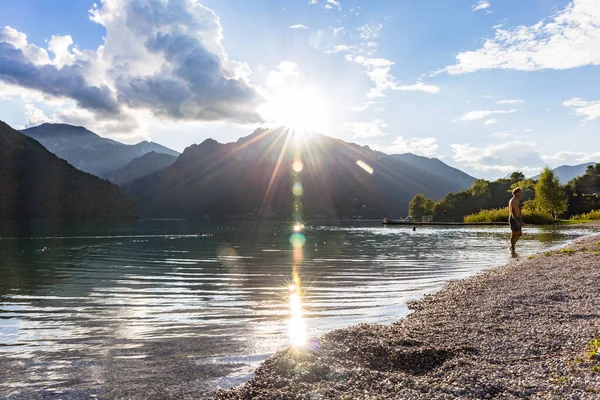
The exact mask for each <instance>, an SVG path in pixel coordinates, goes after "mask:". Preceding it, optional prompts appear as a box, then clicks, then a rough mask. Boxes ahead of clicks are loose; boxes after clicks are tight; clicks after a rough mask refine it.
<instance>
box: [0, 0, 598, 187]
mask: <svg viewBox="0 0 600 400" xmlns="http://www.w3.org/2000/svg"><path fill="white" fill-rule="evenodd" d="M598 82H600V2H598V1H597V0H575V1H566V0H527V1H523V0H487V1H486V0H468V1H467V0H456V1H445V0H431V1H427V0H423V1H415V0H410V1H409V0H389V1H387V0H386V1H384V0H371V1H364V0H363V1H359V0H354V1H351V0H339V1H338V0H282V1H275V0H254V1H246V0H201V1H194V0H169V1H167V0H131V1H125V0H105V1H99V2H98V3H97V4H96V5H94V4H93V2H87V1H83V0H61V1H58V2H47V1H36V0H3V1H2V2H1V3H0V119H2V120H5V121H6V122H8V123H9V124H11V125H13V126H16V127H26V126H31V125H36V124H39V123H42V122H46V121H53V122H67V123H73V124H78V125H84V126H86V127H88V128H89V129H91V130H93V131H95V132H96V133H98V134H101V135H103V136H107V137H111V138H114V139H116V140H121V141H124V142H136V141H139V140H142V139H151V140H155V141H157V142H159V143H162V144H164V145H166V146H169V147H172V148H174V149H177V150H183V148H185V147H186V146H188V145H190V144H192V143H198V142H201V141H202V140H204V139H205V138H207V137H213V138H215V139H217V140H219V141H222V142H225V141H232V140H236V139H237V138H239V137H240V136H245V135H248V134H249V133H251V132H252V131H253V130H254V129H255V128H257V127H259V126H270V125H274V124H278V123H280V122H286V121H288V120H289V121H293V123H299V124H302V123H306V127H307V128H310V129H318V130H320V131H322V132H323V133H326V134H329V135H331V136H335V137H339V138H341V139H344V140H347V141H351V142H356V143H359V144H363V145H369V146H370V147H371V148H375V149H378V150H381V151H384V152H387V153H402V152H407V151H410V152H414V153H417V154H422V155H426V156H429V157H439V158H441V159H442V160H443V161H445V162H447V163H448V164H451V165H453V166H456V167H458V168H460V169H463V170H465V171H466V172H468V173H470V174H472V175H474V176H477V177H484V178H497V177H502V176H504V175H506V174H507V173H509V172H511V171H513V170H516V169H518V170H522V171H524V172H525V173H526V174H528V175H535V174H536V173H537V172H538V171H539V169H540V168H542V167H543V166H545V165H550V166H552V167H553V166H558V165H561V164H577V163H582V162H588V161H600V144H599V143H600V140H598V132H599V131H600V85H599V84H598Z"/></svg>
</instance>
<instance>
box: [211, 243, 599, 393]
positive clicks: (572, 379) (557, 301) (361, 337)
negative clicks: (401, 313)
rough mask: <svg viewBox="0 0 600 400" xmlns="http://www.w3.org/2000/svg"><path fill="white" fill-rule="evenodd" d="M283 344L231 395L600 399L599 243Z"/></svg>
mask: <svg viewBox="0 0 600 400" xmlns="http://www.w3.org/2000/svg"><path fill="white" fill-rule="evenodd" d="M410 308H411V309H412V310H413V312H412V313H411V314H409V315H408V316H407V317H405V318H403V319H401V320H399V321H398V322H396V323H394V324H391V325H378V324H360V325H355V326H351V327H348V328H344V329H339V330H335V331H332V332H330V333H328V334H326V335H324V336H322V337H320V338H318V339H312V340H310V341H309V343H308V344H307V345H306V346H304V347H302V348H287V349H285V350H281V351H279V352H277V353H276V354H275V355H273V356H272V357H270V358H269V359H268V360H266V361H265V362H264V363H263V364H262V365H261V366H260V367H259V368H258V369H257V370H256V373H255V376H254V377H253V378H252V379H251V380H250V381H249V382H248V383H246V384H245V385H244V386H242V387H239V388H235V389H231V390H222V391H220V392H219V393H218V394H217V395H216V398H217V399H219V400H225V399H522V398H526V399H600V235H596V236H588V237H585V238H582V239H579V240H577V241H575V242H573V243H572V244H571V245H569V246H568V247H566V248H563V249H561V250H557V251H552V252H546V253H542V254H538V255H535V256H530V257H522V258H521V257H519V258H515V259H512V260H511V262H510V263H509V264H507V265H506V266H503V267H498V268H494V269H490V270H487V271H486V272H484V273H482V274H480V275H477V276H475V277H472V278H469V279H465V280H460V281H453V282H450V283H448V284H447V285H446V286H445V287H444V288H443V289H442V290H440V291H439V292H437V293H435V294H433V295H427V296H425V297H423V298H422V299H420V300H419V301H415V302H413V303H411V304H410Z"/></svg>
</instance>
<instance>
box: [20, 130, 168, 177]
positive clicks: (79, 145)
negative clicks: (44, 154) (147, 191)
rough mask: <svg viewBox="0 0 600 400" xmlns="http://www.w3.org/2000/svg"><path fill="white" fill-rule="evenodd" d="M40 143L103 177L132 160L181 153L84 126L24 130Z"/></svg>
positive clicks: (84, 169) (23, 131)
mask: <svg viewBox="0 0 600 400" xmlns="http://www.w3.org/2000/svg"><path fill="white" fill-rule="evenodd" d="M21 132H22V133H24V134H25V135H27V136H30V137H32V138H34V139H36V140H38V141H39V142H40V143H41V144H42V145H43V146H44V147H46V149H48V150H49V151H50V152H52V153H54V154H56V155H57V156H59V157H60V158H62V159H64V160H66V161H68V162H69V163H70V164H71V165H73V166H74V167H76V168H77V169H80V170H82V171H85V172H89V173H91V174H94V175H96V176H100V177H104V176H106V175H107V174H110V173H112V172H114V171H116V170H118V169H121V168H123V167H124V166H126V165H127V164H129V163H130V162H131V161H132V160H134V159H136V158H139V157H141V156H143V155H144V154H147V153H149V152H151V151H155V152H157V153H163V154H170V155H172V156H175V157H176V156H178V155H179V153H178V152H176V151H174V150H171V149H169V148H167V147H164V146H162V145H160V144H158V143H154V142H150V141H146V140H144V141H142V142H139V143H137V144H134V145H129V144H124V143H121V142H118V141H116V140H112V139H108V138H105V137H102V136H99V135H97V134H95V133H94V132H92V131H90V130H88V129H86V128H84V127H81V126H74V125H68V124H55V123H45V124H42V125H39V126H36V127H32V128H28V129H24V130H22V131H21Z"/></svg>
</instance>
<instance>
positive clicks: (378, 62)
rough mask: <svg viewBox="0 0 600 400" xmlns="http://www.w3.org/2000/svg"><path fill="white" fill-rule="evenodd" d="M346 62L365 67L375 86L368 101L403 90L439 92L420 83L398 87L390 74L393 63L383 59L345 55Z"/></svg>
mask: <svg viewBox="0 0 600 400" xmlns="http://www.w3.org/2000/svg"><path fill="white" fill-rule="evenodd" d="M346 59H347V60H348V61H352V62H355V63H356V64H360V65H363V66H364V67H365V73H366V74H367V76H368V77H369V79H371V81H372V82H373V83H374V84H375V87H374V88H372V89H371V90H370V91H369V92H368V93H367V97H368V98H369V99H374V98H377V97H385V93H386V92H387V91H389V90H405V91H420V92H425V93H431V94H436V93H439V92H440V88H439V87H437V86H433V85H426V84H424V83H422V82H418V83H415V84H413V85H400V84H399V83H398V81H397V80H396V78H395V77H394V75H392V73H391V68H392V65H394V62H393V61H391V60H387V59H385V58H370V57H365V56H356V57H353V56H352V55H346Z"/></svg>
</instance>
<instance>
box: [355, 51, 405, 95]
mask: <svg viewBox="0 0 600 400" xmlns="http://www.w3.org/2000/svg"><path fill="white" fill-rule="evenodd" d="M351 60H352V61H354V62H355V63H357V64H360V65H362V66H364V67H365V73H366V74H367V76H368V77H369V79H371V81H373V83H374V84H375V87H374V88H372V89H371V90H370V91H369V92H368V93H367V97H368V98H370V99H372V98H376V97H385V92H386V91H387V90H390V89H393V88H394V86H396V78H395V77H394V76H393V75H392V74H391V72H390V70H391V68H392V65H394V62H393V61H390V60H387V59H385V58H369V57H365V56H357V57H353V58H352V59H351Z"/></svg>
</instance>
